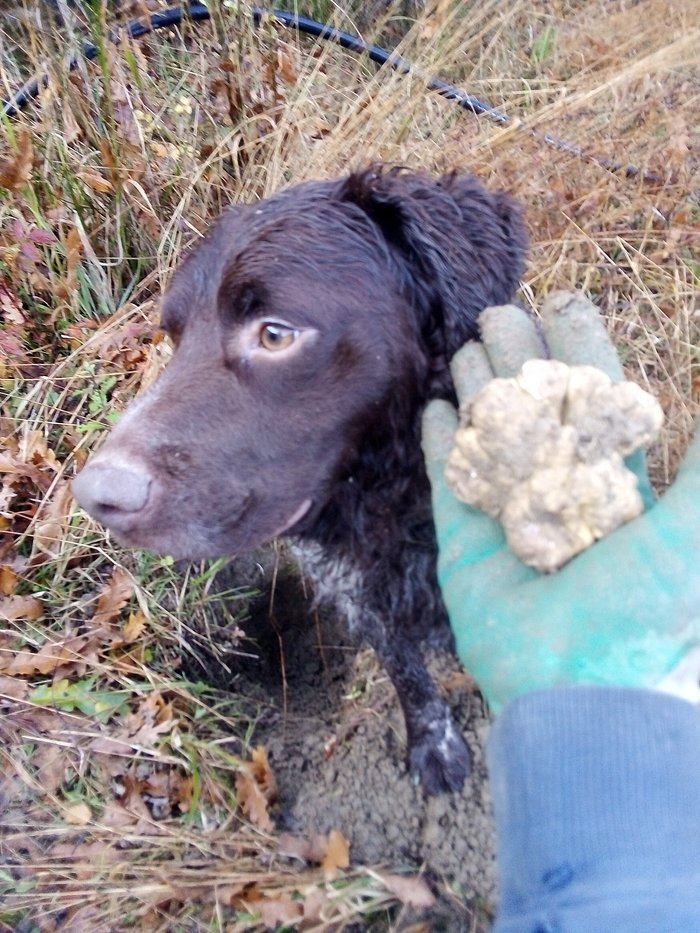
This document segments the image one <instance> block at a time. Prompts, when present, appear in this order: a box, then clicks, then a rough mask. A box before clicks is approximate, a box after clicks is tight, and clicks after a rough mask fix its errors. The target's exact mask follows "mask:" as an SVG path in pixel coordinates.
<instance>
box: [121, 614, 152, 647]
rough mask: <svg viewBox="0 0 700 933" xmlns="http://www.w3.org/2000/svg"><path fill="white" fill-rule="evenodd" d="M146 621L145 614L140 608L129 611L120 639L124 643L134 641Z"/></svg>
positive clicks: (141, 631)
mask: <svg viewBox="0 0 700 933" xmlns="http://www.w3.org/2000/svg"><path fill="white" fill-rule="evenodd" d="M146 622H147V619H146V616H145V615H144V614H143V613H142V612H141V610H139V611H138V612H132V613H130V614H129V619H128V621H127V623H126V625H125V626H124V628H123V630H122V639H123V641H124V643H125V644H127V645H129V644H131V642H132V641H136V639H137V638H140V636H141V635H142V633H143V631H144V629H145V628H146Z"/></svg>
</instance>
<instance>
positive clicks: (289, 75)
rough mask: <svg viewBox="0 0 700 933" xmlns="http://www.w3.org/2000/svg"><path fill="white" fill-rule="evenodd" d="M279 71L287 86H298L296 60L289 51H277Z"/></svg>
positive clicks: (280, 49) (281, 49)
mask: <svg viewBox="0 0 700 933" xmlns="http://www.w3.org/2000/svg"><path fill="white" fill-rule="evenodd" d="M277 70H278V71H279V73H280V75H281V77H282V80H283V81H284V82H285V83H286V84H296V81H297V71H296V67H295V65H294V59H293V58H292V56H291V55H290V54H289V52H288V51H287V49H283V48H279V49H277Z"/></svg>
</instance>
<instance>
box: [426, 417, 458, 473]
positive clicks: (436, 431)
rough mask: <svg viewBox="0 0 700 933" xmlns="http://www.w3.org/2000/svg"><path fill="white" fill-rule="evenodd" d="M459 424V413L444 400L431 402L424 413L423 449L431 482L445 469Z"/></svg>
mask: <svg viewBox="0 0 700 933" xmlns="http://www.w3.org/2000/svg"><path fill="white" fill-rule="evenodd" d="M458 424H459V421H458V418H457V412H456V411H455V410H454V408H453V407H452V405H450V403H449V402H446V401H444V400H443V399H435V400H434V401H432V402H430V404H429V405H428V407H427V408H426V409H425V411H424V412H423V433H422V447H423V455H424V457H425V462H426V465H427V467H428V473H429V474H430V478H431V480H432V479H433V477H434V475H437V474H438V473H439V474H440V475H442V473H443V471H444V469H445V463H446V462H447V458H448V457H449V455H450V452H451V451H452V448H453V447H454V437H455V431H456V430H457V426H458Z"/></svg>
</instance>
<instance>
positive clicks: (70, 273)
mask: <svg viewBox="0 0 700 933" xmlns="http://www.w3.org/2000/svg"><path fill="white" fill-rule="evenodd" d="M103 181H104V179H103ZM110 187H111V185H110ZM62 243H63V252H64V254H65V257H66V274H65V276H64V278H63V281H62V282H60V283H59V284H58V285H57V286H56V294H57V295H58V297H59V298H63V299H64V300H65V299H68V298H70V297H71V295H73V294H74V293H75V291H76V289H77V287H78V274H77V273H78V265H79V263H80V258H81V256H82V252H83V241H82V239H81V237H80V231H79V230H78V228H77V227H71V228H70V229H69V231H68V233H67V234H66V235H65V237H62ZM80 330H81V333H82V338H83V340H84V339H85V329H84V325H83V322H81V325H80Z"/></svg>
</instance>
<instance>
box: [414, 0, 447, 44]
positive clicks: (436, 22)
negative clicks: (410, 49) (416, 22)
mask: <svg viewBox="0 0 700 933" xmlns="http://www.w3.org/2000/svg"><path fill="white" fill-rule="evenodd" d="M450 4H451V0H433V2H432V3H430V4H429V5H428V6H427V7H426V10H425V17H424V18H423V19H422V20H421V22H420V27H419V28H420V32H421V35H422V36H423V38H424V39H433V38H435V36H436V35H438V33H440V32H441V31H442V30H443V28H444V26H445V23H446V22H447V18H448V16H449V12H450Z"/></svg>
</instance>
